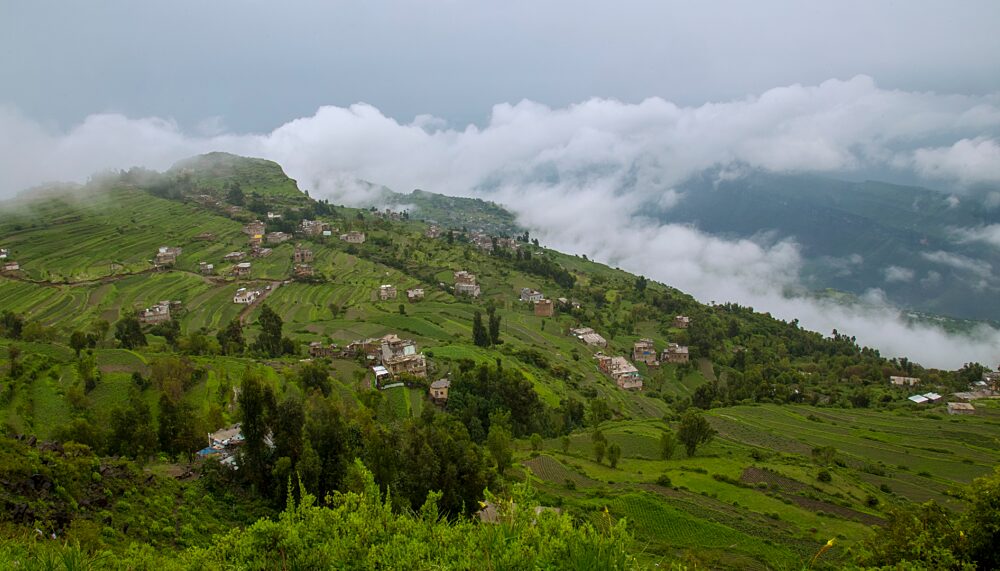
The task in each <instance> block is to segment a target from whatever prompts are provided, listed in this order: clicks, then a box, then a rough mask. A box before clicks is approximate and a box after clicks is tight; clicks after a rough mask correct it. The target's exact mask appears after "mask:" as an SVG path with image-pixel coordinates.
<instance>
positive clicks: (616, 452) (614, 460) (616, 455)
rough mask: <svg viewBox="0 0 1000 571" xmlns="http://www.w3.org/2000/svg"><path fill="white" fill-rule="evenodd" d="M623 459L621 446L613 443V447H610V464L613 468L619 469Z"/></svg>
mask: <svg viewBox="0 0 1000 571" xmlns="http://www.w3.org/2000/svg"><path fill="white" fill-rule="evenodd" d="M621 457H622V447H621V446H619V445H618V443H617V442H612V443H611V445H610V446H608V464H610V465H611V467H612V468H617V467H618V460H619V459H620V458H621Z"/></svg>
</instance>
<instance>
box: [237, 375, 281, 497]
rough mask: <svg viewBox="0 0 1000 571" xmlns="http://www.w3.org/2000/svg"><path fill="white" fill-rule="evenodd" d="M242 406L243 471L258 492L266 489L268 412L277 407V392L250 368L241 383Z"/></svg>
mask: <svg viewBox="0 0 1000 571" xmlns="http://www.w3.org/2000/svg"><path fill="white" fill-rule="evenodd" d="M237 403H238V405H239V412H240V419H241V421H242V423H243V424H242V427H241V432H242V433H243V448H242V450H241V458H240V460H241V464H242V466H241V472H243V473H244V474H245V475H246V477H247V478H248V479H249V480H250V483H251V485H252V486H253V487H254V489H255V490H256V491H258V492H259V493H263V492H265V491H266V490H267V489H268V488H267V487H266V484H267V480H268V475H269V471H270V470H269V469H268V463H269V461H270V450H269V448H268V446H267V443H266V440H265V439H266V438H267V434H268V431H269V427H268V413H269V411H270V410H272V409H273V408H274V393H273V392H272V391H271V388H270V387H268V386H266V385H265V384H264V381H263V380H262V379H261V378H260V377H259V376H258V375H257V374H256V373H255V372H254V371H252V370H250V369H249V368H248V369H247V370H246V371H244V373H243V381H242V383H241V384H240V396H239V400H238V401H237Z"/></svg>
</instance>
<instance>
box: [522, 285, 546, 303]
mask: <svg viewBox="0 0 1000 571" xmlns="http://www.w3.org/2000/svg"><path fill="white" fill-rule="evenodd" d="M544 297H545V296H544V295H542V292H540V291H538V290H535V289H531V288H530V287H523V288H521V301H524V302H530V303H533V302H536V301H541V300H542V299H543V298H544Z"/></svg>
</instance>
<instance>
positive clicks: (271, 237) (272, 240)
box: [264, 232, 292, 244]
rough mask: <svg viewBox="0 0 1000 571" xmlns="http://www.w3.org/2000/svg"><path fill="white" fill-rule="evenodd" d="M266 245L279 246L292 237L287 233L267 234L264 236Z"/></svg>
mask: <svg viewBox="0 0 1000 571" xmlns="http://www.w3.org/2000/svg"><path fill="white" fill-rule="evenodd" d="M264 239H265V240H266V241H267V243H268V244H281V243H282V242H287V241H289V240H291V239H292V235H291V234H288V233H287V232H268V233H267V234H265V235H264Z"/></svg>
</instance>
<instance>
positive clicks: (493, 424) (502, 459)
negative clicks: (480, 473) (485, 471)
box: [486, 412, 514, 474]
mask: <svg viewBox="0 0 1000 571" xmlns="http://www.w3.org/2000/svg"><path fill="white" fill-rule="evenodd" d="M509 424H510V414H509V413H499V412H495V413H493V414H491V415H490V432H489V434H488V435H487V436H486V447H487V448H489V450H490V456H492V457H493V461H494V462H496V464H497V472H500V473H501V474H503V473H504V471H505V470H506V469H507V468H508V467H509V466H510V463H511V460H512V459H513V455H514V451H513V446H512V445H511V433H510V428H509Z"/></svg>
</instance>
